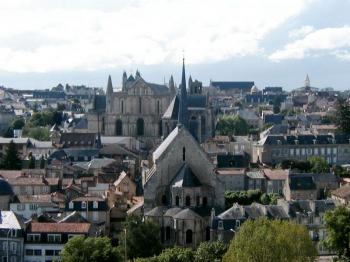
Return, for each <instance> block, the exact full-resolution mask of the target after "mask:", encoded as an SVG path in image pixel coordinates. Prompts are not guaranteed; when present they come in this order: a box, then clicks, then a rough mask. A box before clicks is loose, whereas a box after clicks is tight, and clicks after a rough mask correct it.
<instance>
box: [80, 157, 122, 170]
mask: <svg viewBox="0 0 350 262" xmlns="http://www.w3.org/2000/svg"><path fill="white" fill-rule="evenodd" d="M116 162H117V160H115V159H111V158H94V159H92V160H91V161H89V162H82V163H77V164H75V166H78V167H80V168H82V169H85V170H91V169H101V168H103V167H106V166H108V165H110V164H112V163H116Z"/></svg>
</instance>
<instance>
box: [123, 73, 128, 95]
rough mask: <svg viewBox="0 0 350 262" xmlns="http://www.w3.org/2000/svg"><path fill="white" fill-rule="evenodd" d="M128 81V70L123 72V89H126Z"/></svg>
mask: <svg viewBox="0 0 350 262" xmlns="http://www.w3.org/2000/svg"><path fill="white" fill-rule="evenodd" d="M126 81H128V76H127V74H126V72H125V71H124V72H123V79H122V91H125V90H126Z"/></svg>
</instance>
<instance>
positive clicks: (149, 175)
mask: <svg viewBox="0 0 350 262" xmlns="http://www.w3.org/2000/svg"><path fill="white" fill-rule="evenodd" d="M155 172H156V165H153V166H152V168H151V169H150V170H148V172H147V173H146V177H145V184H146V183H147V182H148V180H150V178H151V177H152V176H153V174H154V173H155Z"/></svg>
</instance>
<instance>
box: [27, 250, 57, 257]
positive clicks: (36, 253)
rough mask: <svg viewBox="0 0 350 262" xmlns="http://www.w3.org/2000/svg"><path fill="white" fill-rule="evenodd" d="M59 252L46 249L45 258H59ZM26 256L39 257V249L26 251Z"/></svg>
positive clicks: (40, 252)
mask: <svg viewBox="0 0 350 262" xmlns="http://www.w3.org/2000/svg"><path fill="white" fill-rule="evenodd" d="M60 252H61V250H53V249H47V250H45V256H59V255H60ZM25 254H26V256H41V254H42V251H41V249H26V251H25Z"/></svg>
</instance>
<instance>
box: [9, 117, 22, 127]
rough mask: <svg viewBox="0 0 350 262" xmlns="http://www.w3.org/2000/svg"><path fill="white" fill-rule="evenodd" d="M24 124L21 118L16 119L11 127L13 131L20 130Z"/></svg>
mask: <svg viewBox="0 0 350 262" xmlns="http://www.w3.org/2000/svg"><path fill="white" fill-rule="evenodd" d="M25 124H26V123H25V122H24V120H23V118H16V119H15V120H14V121H13V122H12V124H11V127H12V128H13V129H22V128H23V127H24V125H25Z"/></svg>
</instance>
